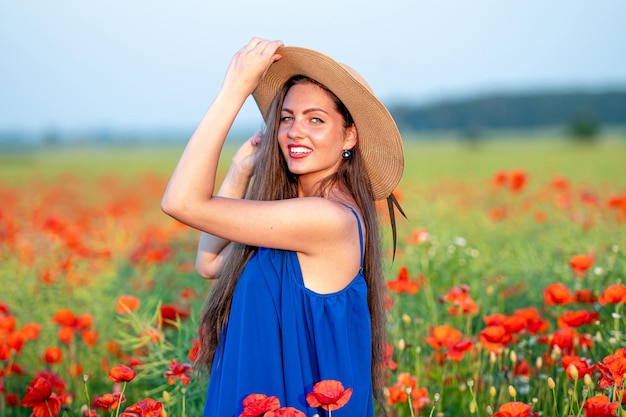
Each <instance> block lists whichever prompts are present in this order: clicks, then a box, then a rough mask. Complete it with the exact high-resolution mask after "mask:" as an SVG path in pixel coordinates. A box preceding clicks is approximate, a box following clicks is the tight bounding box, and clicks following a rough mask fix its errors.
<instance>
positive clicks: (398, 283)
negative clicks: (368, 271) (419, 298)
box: [387, 266, 420, 294]
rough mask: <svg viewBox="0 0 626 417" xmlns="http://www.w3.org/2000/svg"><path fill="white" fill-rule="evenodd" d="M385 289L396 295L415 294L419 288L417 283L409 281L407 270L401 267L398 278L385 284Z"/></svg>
mask: <svg viewBox="0 0 626 417" xmlns="http://www.w3.org/2000/svg"><path fill="white" fill-rule="evenodd" d="M387 288H389V289H390V290H391V291H393V292H397V293H403V292H405V293H408V294H415V293H416V292H417V291H419V289H420V286H419V284H418V283H417V282H415V281H411V280H410V279H409V270H408V268H407V267H406V266H401V267H400V270H399V271H398V278H397V279H395V280H393V281H388V282H387Z"/></svg>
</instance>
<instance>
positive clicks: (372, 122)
mask: <svg viewBox="0 0 626 417" xmlns="http://www.w3.org/2000/svg"><path fill="white" fill-rule="evenodd" d="M276 53H277V54H280V55H282V58H281V59H280V60H278V61H276V62H274V63H273V64H272V65H271V66H270V67H269V69H268V71H267V73H266V74H265V76H264V77H263V78H262V79H261V82H260V83H259V85H258V87H257V88H256V90H255V91H254V93H253V96H254V99H255V101H256V103H257V106H258V107H259V109H260V110H261V114H262V115H263V117H264V118H267V117H268V114H267V112H268V109H269V107H270V103H271V101H272V100H273V98H274V96H275V95H276V94H277V92H278V91H279V90H280V89H281V88H282V86H283V85H284V83H285V82H286V81H287V80H288V79H289V78H291V77H292V76H294V75H305V76H307V77H309V78H312V79H314V80H315V81H317V82H319V83H321V84H322V85H324V86H325V87H327V88H328V89H329V90H331V91H332V92H333V93H334V94H335V95H336V96H337V97H339V99H340V100H341V101H342V102H343V104H344V105H345V106H346V107H347V108H348V110H349V111H350V114H351V115H352V118H353V119H354V123H355V125H356V129H357V134H358V140H359V151H360V152H361V155H362V157H363V161H364V164H365V169H366V171H367V174H368V176H369V179H370V184H371V188H372V194H373V197H374V200H382V199H384V198H387V197H388V196H389V195H390V194H391V193H392V192H393V190H394V189H395V188H396V186H397V185H398V183H399V182H400V179H401V177H402V172H403V171H404V151H403V147H402V137H401V136H400V132H399V131H398V127H397V126H396V123H395V121H394V120H393V117H391V114H390V113H389V111H388V110H387V108H386V107H385V106H384V105H383V104H382V103H381V102H380V101H379V100H378V99H377V98H376V96H374V94H373V92H372V91H371V89H370V88H369V86H368V85H367V83H366V82H365V80H363V79H362V78H361V77H360V75H359V74H357V73H356V72H355V71H354V70H352V69H351V68H349V67H347V66H345V65H342V64H340V63H339V62H337V61H335V60H334V59H332V58H330V57H328V56H326V55H324V54H322V53H319V52H317V51H313V50H310V49H306V48H300V47H295V46H283V47H281V48H279V49H278V50H277V51H276Z"/></svg>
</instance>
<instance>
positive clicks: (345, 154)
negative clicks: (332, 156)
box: [341, 149, 352, 159]
mask: <svg viewBox="0 0 626 417" xmlns="http://www.w3.org/2000/svg"><path fill="white" fill-rule="evenodd" d="M341 156H342V157H343V159H348V158H350V157H351V156H352V151H351V150H350V149H345V150H344V151H343V152H341Z"/></svg>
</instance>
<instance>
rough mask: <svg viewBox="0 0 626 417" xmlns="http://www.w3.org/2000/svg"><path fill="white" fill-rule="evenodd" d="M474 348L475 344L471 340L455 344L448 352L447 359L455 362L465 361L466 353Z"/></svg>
mask: <svg viewBox="0 0 626 417" xmlns="http://www.w3.org/2000/svg"><path fill="white" fill-rule="evenodd" d="M473 347H474V343H472V342H471V341H469V340H462V341H460V342H459V343H455V344H454V345H453V346H451V347H450V348H449V349H448V350H447V351H446V357H447V358H448V359H450V360H453V361H455V362H458V361H461V360H463V357H464V356H465V352H469V351H470V350H471V349H472V348H473Z"/></svg>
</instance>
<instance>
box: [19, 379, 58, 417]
mask: <svg viewBox="0 0 626 417" xmlns="http://www.w3.org/2000/svg"><path fill="white" fill-rule="evenodd" d="M22 406H24V407H28V408H32V409H33V412H32V414H31V416H33V417H49V416H51V415H52V416H57V415H59V413H60V412H61V400H60V399H59V398H58V397H57V396H56V394H54V393H53V392H52V386H51V385H50V382H49V381H48V380H47V379H45V378H36V379H35V380H34V381H33V382H32V383H31V384H30V385H29V386H27V387H26V394H25V395H24V398H22Z"/></svg>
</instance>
